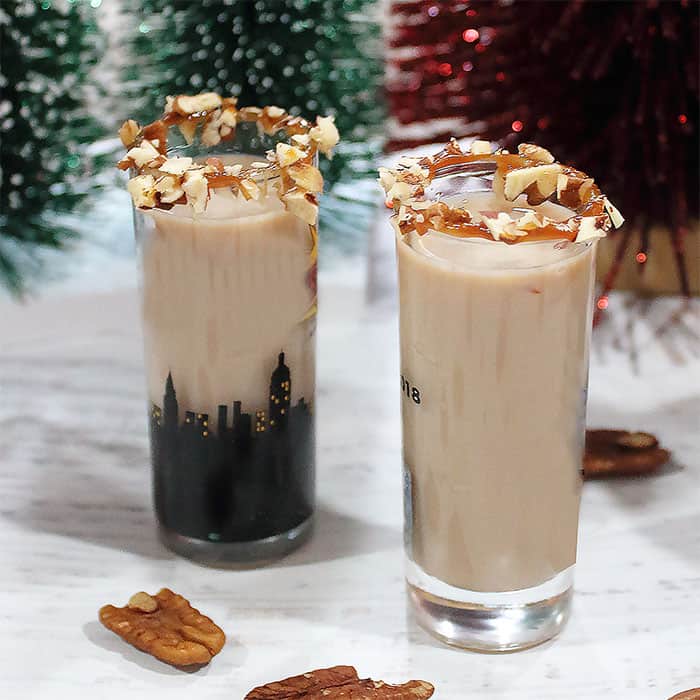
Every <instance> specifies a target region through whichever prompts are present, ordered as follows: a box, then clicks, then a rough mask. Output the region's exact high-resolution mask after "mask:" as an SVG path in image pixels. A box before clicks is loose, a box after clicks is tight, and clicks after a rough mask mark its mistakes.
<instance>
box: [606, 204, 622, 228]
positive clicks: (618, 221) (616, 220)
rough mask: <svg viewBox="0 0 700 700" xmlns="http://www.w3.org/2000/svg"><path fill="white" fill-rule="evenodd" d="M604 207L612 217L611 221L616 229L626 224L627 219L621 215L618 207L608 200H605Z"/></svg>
mask: <svg viewBox="0 0 700 700" xmlns="http://www.w3.org/2000/svg"><path fill="white" fill-rule="evenodd" d="M603 206H604V207H605V211H606V212H607V213H608V216H609V217H610V221H611V222H612V225H613V226H614V227H615V228H620V226H622V224H624V223H625V217H624V216H622V214H620V212H619V211H618V209H617V207H615V205H614V204H613V203H612V202H611V201H610V200H609V199H608V198H607V197H605V198H604V199H603Z"/></svg>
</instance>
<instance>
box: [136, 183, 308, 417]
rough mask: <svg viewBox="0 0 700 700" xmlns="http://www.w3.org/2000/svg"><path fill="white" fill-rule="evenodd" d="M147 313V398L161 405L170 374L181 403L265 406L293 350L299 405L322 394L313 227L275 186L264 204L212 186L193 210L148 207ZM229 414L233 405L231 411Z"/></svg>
mask: <svg viewBox="0 0 700 700" xmlns="http://www.w3.org/2000/svg"><path fill="white" fill-rule="evenodd" d="M143 217H144V218H143V222H142V223H143V227H144V228H145V229H146V230H145V231H144V232H143V233H142V234H141V238H142V243H141V245H142V255H143V321H144V336H145V351H146V367H147V375H148V390H149V397H150V399H151V401H153V402H154V403H155V404H157V405H159V406H160V405H162V400H163V393H164V387H165V382H166V378H167V376H168V373H169V372H170V373H172V376H173V381H174V386H175V391H176V393H177V399H178V403H179V406H180V419H181V420H182V418H183V415H184V412H185V410H192V411H197V412H202V413H208V414H209V420H210V422H211V425H212V429H213V428H214V427H215V426H216V418H217V407H218V406H219V405H228V406H229V411H230V410H231V409H230V406H231V404H232V402H233V401H241V403H242V407H243V411H244V412H246V411H248V412H254V411H255V410H256V409H264V408H266V406H267V405H268V401H269V398H270V397H269V396H268V393H269V386H270V375H271V373H272V371H273V370H274V369H275V367H276V366H277V364H278V353H280V352H284V353H285V364H286V365H287V366H288V367H289V368H290V372H291V385H292V386H291V394H292V395H291V404H292V405H295V404H296V402H297V401H298V400H299V399H300V398H302V397H303V398H305V400H306V402H307V403H310V402H311V400H312V399H313V394H314V335H315V313H314V309H315V306H314V304H315V294H314V292H313V291H312V290H311V288H310V287H309V285H308V281H307V275H308V272H309V268H310V266H311V259H310V252H311V247H312V241H311V237H310V233H309V227H308V226H307V225H306V224H304V223H303V222H302V221H300V220H299V219H298V218H296V217H294V216H292V215H290V214H288V213H287V212H286V211H285V210H284V208H283V207H282V204H281V203H280V202H279V200H278V199H277V196H276V194H275V193H274V192H273V191H272V190H271V191H270V195H269V196H268V197H267V198H265V199H264V200H261V201H259V202H255V201H249V202H247V201H244V200H242V199H240V198H236V197H234V196H232V195H231V194H230V193H228V194H223V193H222V191H221V190H219V191H216V192H215V193H213V194H212V198H211V200H210V202H209V204H208V206H207V210H206V211H205V212H204V214H202V215H199V216H197V217H196V218H193V215H192V212H191V209H190V208H189V207H185V206H175V207H174V208H173V209H172V210H171V211H157V210H154V211H151V212H148V213H145V214H143ZM229 421H230V413H229Z"/></svg>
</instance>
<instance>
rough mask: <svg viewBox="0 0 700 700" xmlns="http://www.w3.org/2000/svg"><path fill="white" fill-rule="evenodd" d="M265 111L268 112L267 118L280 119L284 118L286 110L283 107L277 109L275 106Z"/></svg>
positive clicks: (266, 108)
mask: <svg viewBox="0 0 700 700" xmlns="http://www.w3.org/2000/svg"><path fill="white" fill-rule="evenodd" d="M263 111H264V112H266V113H267V116H268V117H271V118H272V119H279V118H280V117H283V116H284V110H283V109H282V108H281V107H275V106H274V105H271V106H270V107H265V108H264V109H263Z"/></svg>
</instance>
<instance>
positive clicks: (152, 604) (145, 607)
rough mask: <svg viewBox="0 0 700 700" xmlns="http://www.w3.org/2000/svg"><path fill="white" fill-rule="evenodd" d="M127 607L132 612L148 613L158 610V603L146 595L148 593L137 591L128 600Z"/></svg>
mask: <svg viewBox="0 0 700 700" xmlns="http://www.w3.org/2000/svg"><path fill="white" fill-rule="evenodd" d="M128 606H129V607H130V608H131V609H132V610H139V611H140V612H146V613H150V612H154V611H155V610H157V609H158V601H157V600H156V599H155V598H154V597H153V596H150V595H148V593H144V592H143V591H139V592H138V593H134V595H132V596H131V598H129V603H128Z"/></svg>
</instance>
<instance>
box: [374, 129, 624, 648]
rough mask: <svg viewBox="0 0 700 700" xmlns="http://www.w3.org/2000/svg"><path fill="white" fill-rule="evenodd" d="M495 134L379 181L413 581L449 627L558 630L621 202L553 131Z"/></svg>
mask: <svg viewBox="0 0 700 700" xmlns="http://www.w3.org/2000/svg"><path fill="white" fill-rule="evenodd" d="M527 148H530V149H533V150H530V151H528V150H527ZM480 151H481V152H480ZM485 151H486V148H485V146H484V144H483V143H480V142H477V146H476V153H469V152H467V153H462V152H461V151H460V150H459V148H458V147H457V145H456V144H454V143H453V144H451V145H450V146H448V147H447V149H446V150H445V151H443V152H442V153H441V154H439V155H438V157H436V158H435V159H433V160H432V161H430V160H424V161H418V162H410V161H407V162H405V163H404V164H403V166H402V167H400V168H399V169H398V170H397V171H394V172H388V171H384V172H383V173H382V181H383V184H384V185H385V188H386V189H387V192H388V196H389V198H390V199H392V200H393V202H394V204H395V207H396V215H395V224H396V246H397V256H398V265H399V289H400V331H401V389H402V416H403V456H404V488H405V493H404V496H405V503H406V518H405V526H406V555H407V557H406V558H407V581H408V585H409V595H410V597H411V600H412V602H413V603H414V607H415V610H416V613H417V616H418V620H419V621H420V622H421V623H422V624H423V625H424V626H426V627H427V628H428V629H429V630H430V631H432V632H433V633H435V634H436V635H437V636H439V637H441V638H443V639H445V640H446V641H448V642H450V643H454V644H457V645H462V646H468V647H472V648H478V649H489V650H498V649H513V648H520V647H523V646H528V645H531V644H533V643H537V642H538V641H542V640H543V639H545V638H547V637H549V636H552V635H553V634H555V633H556V631H557V630H558V629H559V628H560V626H561V625H562V624H563V621H564V619H565V617H566V613H567V610H568V604H569V598H570V589H571V585H572V573H573V565H574V562H575V560H576V537H577V526H578V510H579V496H580V487H581V457H582V447H583V437H584V419H585V404H586V384H587V374H588V344H589V337H590V327H591V310H592V309H591V307H592V290H593V281H594V274H593V272H594V254H595V239H596V238H597V237H598V236H599V235H602V233H603V232H604V231H605V229H606V228H607V227H609V225H610V216H609V214H608V213H607V209H606V208H607V207H609V206H610V205H609V204H608V203H607V202H603V201H602V200H601V201H600V211H599V210H598V209H597V206H598V205H596V204H595V202H594V201H593V199H592V198H591V199H589V198H588V196H589V195H592V196H593V197H595V196H597V195H595V192H596V190H595V189H594V185H593V183H592V181H590V180H589V179H588V178H586V177H585V176H582V174H580V173H577V172H575V171H573V169H565V168H564V167H563V166H559V164H555V163H554V162H553V158H551V156H550V155H549V154H548V153H547V152H546V151H544V149H537V150H534V147H526V149H523V150H522V152H521V153H522V154H521V155H520V156H512V155H510V154H503V155H501V154H498V155H492V154H491V153H490V149H489V151H488V152H485ZM538 158H539V159H544V162H543V161H542V160H538ZM542 166H545V167H544V168H542ZM494 170H495V171H496V172H495V174H493V172H494ZM519 171H520V172H522V171H525V176H524V177H521V175H520V174H519ZM445 172H446V173H447V174H443V173H445ZM487 174H491V175H493V185H492V186H490V187H489V188H488V189H486V190H485V189H484V185H485V183H486V180H484V176H485V175H487ZM470 175H471V176H472V177H469V176H470ZM513 177H515V178H518V177H521V179H520V180H519V181H517V180H516V182H513ZM455 178H457V179H456V180H455ZM528 188H529V189H528ZM574 189H575V190H576V192H574ZM582 189H583V191H581V190H582ZM525 190H528V191H527V192H525V193H523V192H524V191H525ZM535 190H537V191H535ZM528 198H529V199H530V200H531V202H529V201H528ZM577 198H578V201H577ZM550 200H554V201H550ZM534 202H537V204H535V203H534ZM586 207H589V208H588V209H586ZM611 210H612V209H611ZM577 211H578V212H584V214H583V215H582V214H580V213H577ZM588 215H590V216H589V217H588ZM615 216H616V217H617V213H616V212H615ZM587 217H588V218H587ZM588 220H590V221H592V224H590V223H583V222H584V221H588Z"/></svg>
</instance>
